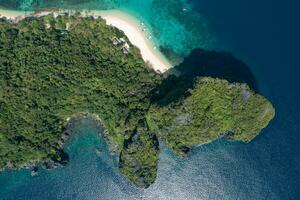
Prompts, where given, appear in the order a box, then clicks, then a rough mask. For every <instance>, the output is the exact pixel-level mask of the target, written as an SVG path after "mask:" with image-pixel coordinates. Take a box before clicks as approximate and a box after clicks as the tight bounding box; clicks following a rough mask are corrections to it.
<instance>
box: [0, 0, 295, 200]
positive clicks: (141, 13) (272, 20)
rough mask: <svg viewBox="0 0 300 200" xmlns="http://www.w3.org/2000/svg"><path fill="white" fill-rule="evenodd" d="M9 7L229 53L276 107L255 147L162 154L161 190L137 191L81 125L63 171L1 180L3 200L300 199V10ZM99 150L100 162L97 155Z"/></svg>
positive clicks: (240, 1)
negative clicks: (102, 22)
mask: <svg viewBox="0 0 300 200" xmlns="http://www.w3.org/2000/svg"><path fill="white" fill-rule="evenodd" d="M12 2H17V1H10V0H9V1H4V0H0V5H1V6H4V7H6V8H10V9H23V10H26V9H32V7H34V6H36V7H45V6H53V4H55V5H56V6H57V5H59V6H61V7H66V8H68V7H72V8H94V9H110V8H115V9H120V10H123V11H127V12H130V13H131V14H132V15H134V16H136V17H137V18H139V19H140V20H142V21H144V22H145V24H146V25H147V27H148V29H149V30H150V32H152V33H153V36H154V39H153V40H154V42H155V43H157V44H158V45H160V46H161V47H164V48H166V49H169V51H170V50H171V51H172V55H173V56H174V57H176V56H177V57H178V56H180V57H187V56H191V55H190V52H191V51H192V50H194V49H197V48H204V49H217V50H219V51H228V52H231V53H232V54H233V55H234V56H235V57H236V58H238V59H240V60H242V61H243V62H244V63H245V64H246V65H247V66H248V68H249V70H250V71H251V73H252V76H253V77H252V81H254V82H255V83H256V89H257V91H258V92H259V93H261V94H262V95H264V96H266V97H267V98H268V99H269V100H270V101H271V102H272V103H273V104H274V106H275V108H276V117H275V119H274V120H273V121H272V122H271V123H270V124H269V126H268V127H267V128H266V129H264V130H263V131H262V133H261V134H260V135H259V136H258V137H257V138H256V139H254V140H253V141H252V142H250V143H249V144H244V143H238V142H229V141H226V140H224V139H220V140H218V141H215V142H213V143H211V144H208V145H204V146H200V147H198V148H195V149H193V151H192V152H191V154H190V155H189V157H188V158H186V159H180V158H177V157H176V156H174V155H173V154H172V153H171V152H170V151H169V150H168V149H166V148H165V149H163V150H162V152H161V155H160V161H159V171H158V178H157V181H156V182H155V184H153V185H152V186H151V187H150V188H148V189H146V190H142V189H137V188H135V187H134V186H133V185H132V184H131V183H130V182H129V181H128V180H127V179H126V178H124V177H123V176H122V175H121V174H120V173H119V172H118V169H117V163H116V161H115V158H114V157H112V156H110V155H109V153H108V150H107V147H106V145H105V143H104V141H103V139H102V138H100V137H99V136H98V133H97V129H96V126H95V124H93V122H91V121H88V120H82V121H81V122H80V123H78V124H76V131H75V133H74V136H73V137H72V139H71V141H70V142H69V143H68V145H67V147H66V151H67V152H68V153H69V155H70V163H69V164H68V165H67V166H66V167H64V168H61V169H56V170H51V171H46V170H40V171H39V174H38V175H37V176H34V177H31V175H30V170H19V171H9V172H4V173H2V174H0V199H1V200H56V199H57V200H58V199H59V200H60V199H61V200H71V199H72V200H73V199H75V200H77V199H78V200H94V199H95V200H135V199H136V200H202V199H203V200H223V199H224V200H299V199H300V78H299V77H300V50H299V47H300V11H299V10H300V2H299V1H296V0H295V1H293V0H286V1H279V0H226V1H224V0H187V1H185V0H114V1H110V0H97V1H87V0H86V1H79V0H77V1H70V0H69V1H55V0H52V1H30V0H28V1H20V2H21V3H12ZM37 2H38V3H37ZM58 2H59V3H58ZM169 56H170V55H169ZM194 59H195V58H194ZM236 71H238V69H237V70H236ZM253 126H255V124H253ZM98 148H99V149H100V150H101V152H100V155H97V154H96V152H95V150H96V149H98Z"/></svg>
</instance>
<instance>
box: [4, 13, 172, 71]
mask: <svg viewBox="0 0 300 200" xmlns="http://www.w3.org/2000/svg"><path fill="white" fill-rule="evenodd" d="M60 11H62V12H65V10H58V11H56V10H53V11H51V10H50V11H47V10H45V11H40V12H24V11H14V10H6V9H2V8H0V18H1V17H6V18H7V19H10V20H15V21H19V20H21V19H23V18H25V17H29V16H37V17H39V16H43V15H48V14H51V13H57V12H58V13H59V12H60ZM66 11H70V12H73V10H66ZM81 14H82V15H83V16H94V17H96V18H97V17H101V18H103V19H104V20H106V23H107V24H108V25H110V26H113V27H116V28H118V29H119V30H121V31H123V32H124V34H125V35H126V36H127V38H128V39H129V41H130V42H131V43H132V44H133V45H134V46H136V47H137V48H138V49H139V50H140V52H141V56H142V58H143V60H144V61H145V63H147V64H148V65H149V66H150V67H151V68H153V69H154V70H155V71H156V72H157V73H164V72H166V71H167V70H168V69H170V68H171V67H172V65H171V63H170V62H169V61H168V60H167V58H166V57H165V56H164V55H163V54H162V53H161V52H160V51H159V50H158V49H156V47H155V45H154V43H153V42H152V41H151V40H150V37H149V36H147V32H146V29H145V27H143V26H142V23H141V22H139V21H138V20H137V19H136V18H134V17H133V16H131V15H130V14H127V13H125V12H122V11H119V10H107V11H106V10H105V11H104V10H103V11H102V10H91V11H85V10H83V11H82V12H81Z"/></svg>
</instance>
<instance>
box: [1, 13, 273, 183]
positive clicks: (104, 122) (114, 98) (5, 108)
mask: <svg viewBox="0 0 300 200" xmlns="http://www.w3.org/2000/svg"><path fill="white" fill-rule="evenodd" d="M0 58H1V59H0V86H1V87H0V168H1V170H5V169H16V168H24V167H33V168H34V169H35V167H36V164H38V163H39V164H42V165H43V166H44V167H45V168H53V167H56V166H58V165H64V164H66V163H67V161H68V155H67V154H66V153H65V152H64V150H63V148H64V144H65V143H66V142H67V141H68V138H69V137H70V136H71V134H72V132H71V131H70V129H69V127H70V126H71V125H72V123H76V120H77V119H80V118H82V117H91V118H93V119H94V120H97V122H98V123H99V126H100V127H101V129H102V130H101V135H102V136H103V138H105V140H106V142H107V144H108V146H109V149H110V151H111V152H112V153H114V154H115V155H117V156H118V157H119V159H118V160H119V170H120V172H121V173H122V174H123V175H125V176H126V177H127V178H128V179H129V180H130V181H132V183H133V184H135V185H136V186H138V187H140V188H147V187H149V186H150V185H151V184H153V183H154V182H155V179H156V176H157V167H158V156H159V152H160V144H162V143H165V144H166V145H167V146H168V147H169V148H170V149H172V150H173V151H174V153H175V154H176V155H178V156H180V157H185V156H187V155H188V153H189V151H190V149H192V148H193V147H196V146H198V145H201V144H206V143H209V142H212V141H214V140H216V139H218V138H221V137H225V138H228V139H230V140H234V141H241V142H250V141H251V140H252V139H253V138H255V136H257V135H258V134H259V133H260V132H261V130H262V129H263V128H265V127H266V126H267V125H268V124H269V122H270V121H271V120H272V118H273V117H274V115H275V109H274V107H273V106H272V104H271V103H270V102H269V101H268V100H267V99H266V98H264V97H263V96H261V95H259V94H257V93H256V92H254V91H253V90H251V89H250V87H249V86H248V85H247V84H245V83H233V82H229V81H226V80H223V79H220V78H212V77H201V76H199V77H195V78H193V80H189V81H186V80H187V79H188V77H186V76H184V75H178V74H177V75H174V74H173V73H168V72H166V73H158V72H157V71H156V70H155V66H154V65H153V64H151V63H150V62H147V60H144V59H143V56H142V54H141V51H140V50H139V49H138V48H137V47H136V46H134V45H133V44H132V42H131V41H130V40H129V38H128V37H127V36H126V35H125V34H124V32H123V31H121V30H119V29H118V28H116V27H114V26H109V25H107V23H106V20H105V19H103V18H102V17H95V16H88V15H82V14H81V13H73V14H70V13H68V12H66V13H61V14H57V13H49V14H47V15H42V16H29V17H26V18H23V19H20V20H11V19H7V18H1V19H0ZM160 72H161V71H160Z"/></svg>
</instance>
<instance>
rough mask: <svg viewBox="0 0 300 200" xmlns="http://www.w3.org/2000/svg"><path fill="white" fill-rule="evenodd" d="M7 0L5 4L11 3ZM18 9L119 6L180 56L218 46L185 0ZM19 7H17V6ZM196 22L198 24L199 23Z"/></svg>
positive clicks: (23, 6)
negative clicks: (200, 48)
mask: <svg viewBox="0 0 300 200" xmlns="http://www.w3.org/2000/svg"><path fill="white" fill-rule="evenodd" d="M9 2H11V1H3V4H2V5H11V3H9ZM18 2H20V3H19V4H18V7H17V8H18V9H20V10H31V9H32V8H45V7H60V8H71V9H72V8H75V9H92V10H95V9H118V10H122V11H126V12H129V13H130V14H132V15H134V16H135V17H137V18H138V19H139V20H141V21H142V22H143V23H144V24H145V25H146V26H147V28H148V30H149V32H150V33H151V34H152V35H151V36H152V40H153V41H154V42H155V43H156V44H157V46H162V47H164V48H168V50H172V54H173V53H175V54H176V55H177V56H183V55H184V56H185V55H188V53H189V51H190V50H191V49H194V48H197V47H202V48H215V47H217V42H216V38H215V37H213V34H211V33H210V30H209V28H208V25H207V21H206V19H205V18H204V17H203V16H201V14H199V13H197V12H193V10H192V9H191V7H190V5H189V4H187V3H186V1H185V0H142V1H141V0H94V1H86V0H85V1H84V0H83V1H80V0H77V1H70V0H69V1H68V0H67V1H61V0H50V1H45V0H41V1H34V0H23V1H18ZM14 8H15V7H14ZM195 24H197V25H196V26H195Z"/></svg>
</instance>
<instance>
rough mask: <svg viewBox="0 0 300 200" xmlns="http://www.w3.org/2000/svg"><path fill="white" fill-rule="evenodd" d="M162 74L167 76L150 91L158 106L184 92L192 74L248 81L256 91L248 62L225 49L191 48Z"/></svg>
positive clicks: (183, 94)
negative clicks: (177, 62) (187, 54)
mask: <svg viewBox="0 0 300 200" xmlns="http://www.w3.org/2000/svg"><path fill="white" fill-rule="evenodd" d="M165 75H168V76H167V77H166V79H164V80H163V82H162V84H161V85H160V86H159V87H158V88H157V89H156V90H154V93H153V95H152V102H155V103H157V104H158V105H161V106H164V105H167V104H169V103H171V102H174V101H177V100H179V99H180V98H182V97H184V96H185V95H187V91H188V90H189V89H190V88H192V87H193V84H194V80H195V78H197V77H201V76H202V77H204V76H209V77H213V78H221V79H226V80H228V81H229V82H232V83H233V82H238V83H247V84H248V85H249V87H250V88H251V89H252V90H254V91H256V92H258V85H257V82H256V79H255V77H254V75H253V73H252V71H251V69H250V68H249V66H248V65H247V64H245V63H244V62H243V61H241V60H239V59H237V58H235V57H234V56H233V55H232V54H231V53H228V52H224V51H212V50H204V49H194V50H193V51H192V52H191V53H190V55H189V56H187V57H186V58H184V60H183V61H182V62H181V63H180V64H179V65H177V66H175V67H174V68H172V69H171V70H169V71H167V72H166V74H165ZM176 75H177V76H176Z"/></svg>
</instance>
